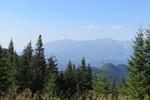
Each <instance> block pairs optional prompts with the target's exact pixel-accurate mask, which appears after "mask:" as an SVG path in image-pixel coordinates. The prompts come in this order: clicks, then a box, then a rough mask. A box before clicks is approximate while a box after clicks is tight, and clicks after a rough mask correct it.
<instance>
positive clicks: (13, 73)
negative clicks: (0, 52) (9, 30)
mask: <svg viewBox="0 0 150 100" xmlns="http://www.w3.org/2000/svg"><path fill="white" fill-rule="evenodd" d="M7 64H8V69H9V71H8V77H9V89H15V88H17V86H18V80H17V75H18V68H17V67H18V66H17V64H18V56H17V54H16V53H15V51H14V43H13V41H12V39H11V41H10V43H9V47H8V55H7Z"/></svg>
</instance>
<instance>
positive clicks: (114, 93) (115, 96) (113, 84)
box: [110, 77, 118, 100]
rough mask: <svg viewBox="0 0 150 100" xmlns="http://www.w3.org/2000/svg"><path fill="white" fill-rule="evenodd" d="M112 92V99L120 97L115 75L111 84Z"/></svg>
mask: <svg viewBox="0 0 150 100" xmlns="http://www.w3.org/2000/svg"><path fill="white" fill-rule="evenodd" d="M110 93H111V94H112V99H113V100H114V99H117V97H118V90H117V83H116V78H115V77H113V79H112V82H111V85H110Z"/></svg>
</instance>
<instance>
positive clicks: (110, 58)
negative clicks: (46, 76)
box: [44, 38, 133, 69]
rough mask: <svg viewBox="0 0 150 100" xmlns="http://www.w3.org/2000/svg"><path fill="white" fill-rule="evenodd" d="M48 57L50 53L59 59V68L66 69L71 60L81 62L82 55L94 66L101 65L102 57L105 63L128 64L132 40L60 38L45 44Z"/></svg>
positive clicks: (131, 50)
mask: <svg viewBox="0 0 150 100" xmlns="http://www.w3.org/2000/svg"><path fill="white" fill-rule="evenodd" d="M44 48H45V55H46V58H48V57H50V55H54V56H56V58H57V59H58V66H59V69H64V67H66V65H67V63H68V61H69V60H71V61H72V62H73V63H75V64H79V63H80V61H81V59H82V57H83V56H84V57H85V58H86V61H87V62H88V63H90V64H91V65H92V66H95V67H99V66H101V61H102V59H103V60H104V62H105V63H108V62H110V63H113V64H115V65H116V64H127V58H129V56H130V55H131V54H132V52H133V49H132V42H131V41H117V40H113V39H110V38H106V39H96V40H86V41H75V40H69V39H65V40H58V41H53V42H47V43H45V44H44Z"/></svg>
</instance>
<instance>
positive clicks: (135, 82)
mask: <svg viewBox="0 0 150 100" xmlns="http://www.w3.org/2000/svg"><path fill="white" fill-rule="evenodd" d="M148 40H149V39H148ZM133 42H134V46H133V49H134V54H133V56H131V59H130V60H129V61H128V65H129V66H128V70H129V72H130V73H129V75H128V81H127V85H128V88H127V93H128V95H129V96H130V97H133V98H141V99H142V98H144V95H145V94H147V93H148V91H147V90H149V89H150V87H149V85H150V84H149V83H148V80H149V73H148V74H147V73H146V72H147V68H149V66H150V65H149V63H148V62H149V60H150V59H149V57H148V52H149V51H150V50H148V48H149V46H148V45H147V43H146V44H145V39H144V31H143V29H140V30H139V32H138V33H137V36H136V37H135V41H133ZM145 50H148V51H147V52H145ZM147 57H148V58H147Z"/></svg>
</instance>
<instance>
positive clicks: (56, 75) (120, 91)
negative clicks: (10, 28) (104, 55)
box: [0, 29, 150, 100]
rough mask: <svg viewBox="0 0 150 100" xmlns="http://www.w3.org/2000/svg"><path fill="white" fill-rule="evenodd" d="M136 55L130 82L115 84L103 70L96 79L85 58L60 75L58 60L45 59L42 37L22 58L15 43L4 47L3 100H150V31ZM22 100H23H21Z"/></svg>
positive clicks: (0, 61)
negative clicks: (129, 99)
mask: <svg viewBox="0 0 150 100" xmlns="http://www.w3.org/2000/svg"><path fill="white" fill-rule="evenodd" d="M133 43H134V46H133V48H134V54H133V56H131V59H130V60H129V66H128V70H129V72H130V74H129V75H128V79H127V81H126V80H125V79H124V76H123V75H122V78H121V79H120V81H119V83H117V82H116V79H115V76H114V78H113V79H112V81H108V77H109V76H107V75H106V73H105V71H104V70H103V69H100V75H96V74H94V76H92V71H91V66H90V64H87V63H86V60H85V58H84V57H83V59H82V60H81V64H79V65H78V66H75V65H74V64H72V62H71V61H69V62H68V64H67V68H66V70H65V71H58V68H57V59H56V58H55V56H53V55H52V56H51V57H50V58H48V59H45V55H44V48H43V43H42V38H41V35H40V36H39V37H38V40H37V43H36V48H35V49H34V50H33V48H32V43H31V42H29V43H28V44H27V46H26V47H25V48H24V50H23V53H22V55H21V56H19V55H17V53H16V52H15V50H14V44H13V41H12V39H11V41H10V43H9V47H8V50H7V49H5V50H4V49H3V48H2V47H1V46H0V99H1V98H2V99H3V98H8V99H9V100H15V99H16V100H22V99H21V98H24V99H27V98H28V99H29V100H32V99H34V100H51V99H68V100H79V99H80V100H86V99H89V100H101V99H102V100H104V99H106V100H107V99H111V100H116V99H120V98H127V97H131V98H135V99H137V98H139V99H143V98H144V96H147V98H148V99H149V96H150V31H149V30H147V29H143V30H142V29H141V30H139V32H138V33H137V35H136V36H135V40H134V41H133ZM18 98H19V99H18Z"/></svg>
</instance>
